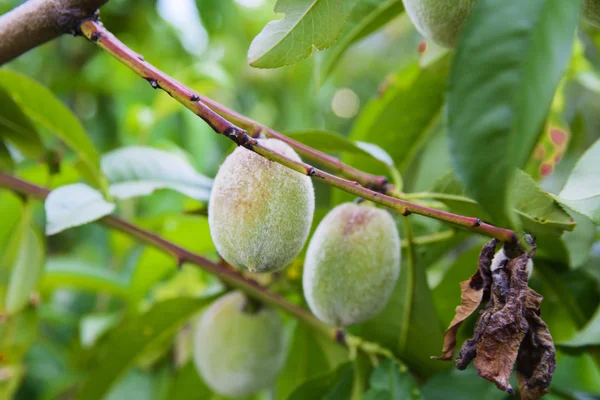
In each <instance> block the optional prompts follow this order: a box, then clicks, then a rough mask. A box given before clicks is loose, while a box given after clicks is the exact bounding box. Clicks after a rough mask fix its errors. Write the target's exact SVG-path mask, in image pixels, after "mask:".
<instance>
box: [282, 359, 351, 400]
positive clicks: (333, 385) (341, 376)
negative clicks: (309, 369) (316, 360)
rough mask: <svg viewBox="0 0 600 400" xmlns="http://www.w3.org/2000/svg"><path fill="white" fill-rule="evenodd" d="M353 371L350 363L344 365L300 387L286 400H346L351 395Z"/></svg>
mask: <svg viewBox="0 0 600 400" xmlns="http://www.w3.org/2000/svg"><path fill="white" fill-rule="evenodd" d="M353 376H354V369H353V368H352V363H344V364H342V365H340V366H339V367H338V368H337V369H335V370H334V371H331V372H330V373H328V374H326V375H322V376H320V377H317V378H315V379H311V380H309V381H306V382H305V383H303V384H302V385H300V386H299V387H298V388H297V389H296V390H294V391H293V392H292V394H291V395H290V396H289V397H288V398H287V399H288V400H304V399H315V400H317V399H319V400H321V399H322V400H348V399H349V398H350V395H351V393H352V379H353Z"/></svg>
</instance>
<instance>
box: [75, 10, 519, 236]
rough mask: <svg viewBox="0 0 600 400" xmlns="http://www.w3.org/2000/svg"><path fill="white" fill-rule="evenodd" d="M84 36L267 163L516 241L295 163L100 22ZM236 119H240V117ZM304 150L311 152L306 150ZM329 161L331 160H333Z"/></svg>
mask: <svg viewBox="0 0 600 400" xmlns="http://www.w3.org/2000/svg"><path fill="white" fill-rule="evenodd" d="M81 32H82V33H83V35H84V36H85V37H87V38H88V39H89V40H91V41H92V42H94V43H96V44H97V45H98V46H100V47H101V48H102V49H104V50H106V51H107V52H108V53H110V54H111V55H112V56H113V57H115V58H116V59H117V60H119V61H121V62H122V63H123V64H125V65H126V66H127V67H129V68H130V69H131V70H133V71H134V72H135V73H136V74H138V75H139V76H141V77H142V78H144V79H145V80H147V81H148V82H149V83H150V85H151V86H152V87H153V88H154V89H162V90H164V91H165V92H166V93H168V94H169V95H170V96H171V97H172V98H174V99H175V100H177V101H178V102H180V103H181V104H182V105H184V106H185V107H187V108H188V109H190V110H191V111H192V112H194V113H195V114H196V115H198V116H199V117H200V118H202V119H203V120H204V121H206V123H207V124H208V125H210V127H211V128H212V129H213V130H214V131H215V132H217V133H219V134H222V135H225V136H227V137H228V138H229V139H231V140H232V141H234V142H235V143H236V144H237V145H238V146H243V147H245V148H246V149H248V150H251V151H254V152H255V153H257V154H260V155H261V156H263V157H265V158H267V159H268V160H271V161H274V162H277V163H279V164H282V165H284V166H286V167H288V168H290V169H293V170H294V171H296V172H299V173H301V174H304V175H308V176H310V177H312V178H313V179H319V180H322V181H323V182H325V183H326V184H328V185H331V186H333V187H336V188H338V189H341V190H344V191H346V192H348V193H350V194H353V195H355V196H358V197H361V198H363V199H366V200H370V201H372V202H374V203H377V204H381V205H383V206H385V207H388V208H390V209H393V210H396V211H398V212H399V213H400V214H402V215H404V216H408V215H409V214H411V213H415V214H419V215H424V216H426V217H430V218H434V219H437V220H440V221H444V222H447V223H450V224H453V225H456V226H459V227H462V228H465V229H468V230H471V231H473V232H477V233H481V234H484V235H487V236H491V237H494V238H497V239H499V240H501V241H504V242H511V241H513V240H516V235H515V233H514V232H513V231H511V230H509V229H504V228H500V227H496V226H493V225H490V224H487V223H484V222H482V221H481V220H480V219H478V218H471V217H465V216H462V215H458V214H453V213H449V212H446V211H441V210H436V209H433V208H429V207H425V206H422V205H419V204H415V203H411V202H408V201H405V200H400V199H398V198H395V197H392V196H388V195H386V194H383V193H380V192H377V191H374V190H371V189H369V188H367V187H364V186H362V185H361V183H360V182H359V181H350V180H347V179H343V178H340V177H338V176H335V175H333V174H330V173H327V172H325V171H322V170H320V169H318V168H315V167H313V166H311V165H309V164H306V163H304V162H298V161H294V160H292V159H290V158H288V157H286V156H284V155H282V154H280V153H278V152H276V151H273V150H270V149H268V148H266V147H264V146H261V145H260V143H259V142H258V140H256V139H255V138H253V137H251V136H250V135H248V133H247V132H246V130H244V129H241V128H240V127H238V126H236V125H234V124H233V123H231V122H230V121H228V120H226V119H225V118H223V117H222V116H221V115H219V114H218V113H217V112H215V111H213V109H211V108H210V107H208V106H207V105H206V104H205V102H204V101H203V100H202V99H204V100H206V98H204V97H200V95H199V94H198V93H196V92H195V91H193V90H192V89H190V88H188V87H187V86H185V85H183V84H182V83H181V82H178V81H177V80H175V79H173V78H172V77H170V76H169V75H167V74H165V73H164V72H162V71H160V70H159V69H158V68H156V67H154V66H153V65H152V64H150V63H148V62H147V61H145V60H144V57H142V56H141V55H140V54H137V53H135V52H134V51H133V50H131V49H130V48H129V47H127V46H126V45H125V44H124V43H122V42H121V41H120V40H119V39H117V38H116V37H115V36H114V35H113V34H112V33H110V32H109V31H108V30H107V29H106V28H105V27H104V26H103V25H102V24H101V23H100V22H98V21H94V20H88V21H84V22H83V23H82V24H81ZM211 104H212V105H213V107H214V106H215V104H216V103H215V102H212V101H211ZM220 110H221V112H222V111H223V108H221V109H220ZM236 115H238V116H239V114H236ZM267 130H268V129H267ZM270 131H271V135H273V132H274V131H272V130H270ZM273 137H278V138H280V139H281V138H285V136H283V135H281V134H279V133H277V135H276V136H273ZM286 139H287V138H286ZM286 141H287V142H288V143H289V142H290V139H287V140H286ZM304 147H305V148H307V149H309V148H308V147H307V146H304ZM318 154H320V153H318V152H316V151H312V152H311V157H313V158H314V159H317V158H318V159H319V160H320V161H321V160H322V159H324V158H322V156H319V155H318ZM323 157H324V155H323ZM327 157H328V158H329V157H330V156H327Z"/></svg>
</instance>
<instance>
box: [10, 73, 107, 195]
mask: <svg viewBox="0 0 600 400" xmlns="http://www.w3.org/2000/svg"><path fill="white" fill-rule="evenodd" d="M0 88H2V89H4V90H5V91H6V92H7V93H8V94H9V95H10V96H11V98H12V99H13V100H14V101H15V102H16V103H17V104H18V105H19V106H20V107H21V110H23V111H24V112H25V114H27V115H28V116H29V117H30V118H31V119H33V120H34V121H36V122H37V123H39V124H40V125H43V126H45V127H46V128H48V129H49V130H50V131H52V132H53V133H54V134H55V135H57V136H58V137H59V138H60V139H61V140H62V141H63V142H65V143H66V144H67V145H68V146H69V147H71V148H72V149H73V151H75V152H76V153H77V155H78V157H79V159H80V160H81V161H82V166H83V171H82V172H83V173H84V175H86V176H89V177H90V178H92V179H93V183H94V185H95V186H96V187H98V188H100V189H104V188H105V187H106V180H105V178H104V177H103V175H102V172H101V171H100V159H99V157H98V153H97V152H96V149H95V148H94V146H93V144H92V142H91V141H90V140H89V139H88V137H87V135H86V133H85V131H84V129H83V126H82V125H81V122H79V120H78V119H77V117H75V115H74V114H73V113H72V112H71V110H69V109H68V108H67V107H66V106H65V105H64V104H62V103H61V102H60V101H59V100H58V99H57V98H56V97H55V96H54V94H52V92H50V91H49V90H48V89H47V88H45V87H44V86H42V85H40V84H39V83H37V82H35V81H34V80H32V79H30V78H28V77H26V76H25V75H22V74H20V73H17V72H14V71H10V70H7V69H1V70H0Z"/></svg>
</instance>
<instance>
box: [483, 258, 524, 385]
mask: <svg viewBox="0 0 600 400" xmlns="http://www.w3.org/2000/svg"><path fill="white" fill-rule="evenodd" d="M529 258H530V256H529V255H528V254H523V255H521V256H519V257H517V258H514V259H512V260H510V261H509V262H508V263H507V264H506V267H505V268H500V269H498V270H496V271H494V273H493V275H492V278H493V284H492V298H491V299H490V302H492V303H493V307H492V311H491V316H490V317H489V320H488V322H487V327H486V328H485V331H484V332H483V334H482V335H481V340H480V341H479V343H478V345H477V356H476V357H475V367H476V368H477V371H478V372H479V376H481V377H482V378H485V379H487V380H489V381H491V382H493V383H495V384H496V386H497V387H498V388H499V389H501V390H504V391H506V392H508V393H510V394H514V390H513V388H512V387H511V386H510V383H509V379H510V374H511V372H512V369H513V366H514V364H515V361H516V359H517V354H518V351H519V346H520V344H521V341H522V340H523V338H524V337H525V334H526V333H527V330H528V325H527V320H526V319H525V315H524V312H523V310H524V307H525V301H526V296H527V290H528V287H527V262H528V261H529Z"/></svg>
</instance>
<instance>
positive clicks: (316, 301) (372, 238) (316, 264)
mask: <svg viewBox="0 0 600 400" xmlns="http://www.w3.org/2000/svg"><path fill="white" fill-rule="evenodd" d="M399 274H400V238H399V237H398V231H397V230H396V224H395V223H394V219H393V218H392V216H391V215H390V214H389V213H388V212H387V211H385V210H381V209H378V208H375V207H371V206H367V205H358V204H354V203H345V204H341V205H339V206H337V207H335V208H334V209H333V210H331V211H330V212H329V214H327V215H326V216H325V218H324V219H323V221H321V223H320V224H319V226H318V227H317V230H316V231H315V234H314V235H313V237H312V239H311V241H310V244H309V245H308V251H307V253H306V259H305V260H304V276H303V286H304V296H305V297H306V300H307V302H308V305H309V306H310V309H311V310H312V312H313V313H314V314H315V315H316V316H317V317H318V318H319V319H320V320H321V321H323V322H325V323H327V324H329V325H332V326H347V325H352V324H356V323H359V322H363V321H366V320H368V319H369V318H372V317H374V316H375V315H377V314H378V313H379V312H380V311H381V310H382V309H383V308H384V306H385V305H386V303H387V301H388V300H389V297H390V295H391V294H392V291H393V289H394V286H395V285H396V280H397V279H398V275H399Z"/></svg>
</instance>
